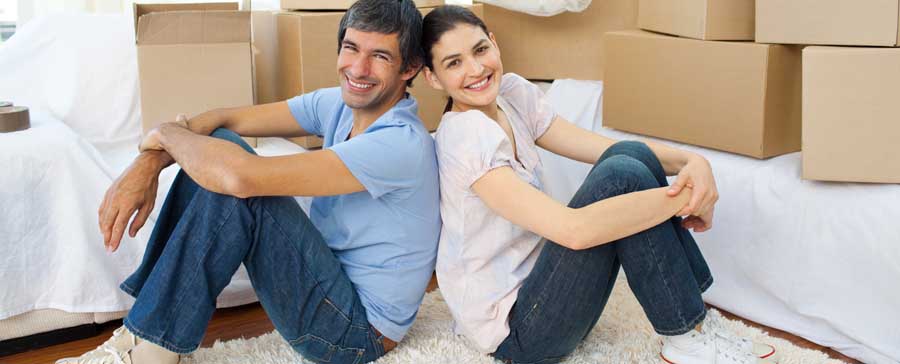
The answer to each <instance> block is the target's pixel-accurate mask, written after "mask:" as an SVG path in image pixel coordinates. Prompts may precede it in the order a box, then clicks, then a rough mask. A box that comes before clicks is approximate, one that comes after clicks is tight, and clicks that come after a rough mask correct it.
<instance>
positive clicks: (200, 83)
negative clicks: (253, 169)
mask: <svg viewBox="0 0 900 364" xmlns="http://www.w3.org/2000/svg"><path fill="white" fill-rule="evenodd" d="M134 16H135V42H136V44H137V56H138V71H139V72H138V74H139V78H140V83H141V115H142V122H141V124H142V126H143V130H144V131H145V132H146V131H148V130H150V129H152V128H153V127H154V126H156V125H158V124H159V123H162V122H165V121H173V120H174V119H175V116H176V115H177V114H178V113H185V114H187V115H188V117H193V116H195V115H197V114H200V113H202V112H205V111H208V110H212V109H216V108H222V107H236V106H248V105H252V104H253V75H252V65H251V53H250V13H248V12H241V11H237V3H208V4H135V5H134ZM248 141H249V142H250V143H251V144H255V140H252V139H251V140H248Z"/></svg>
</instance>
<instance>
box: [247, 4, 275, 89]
mask: <svg viewBox="0 0 900 364" xmlns="http://www.w3.org/2000/svg"><path fill="white" fill-rule="evenodd" d="M277 13H278V12H277V11H253V14H252V15H251V17H252V24H253V27H252V33H253V35H252V37H253V43H252V44H251V49H252V52H253V76H254V77H253V90H254V92H253V99H254V103H255V104H257V105H261V104H268V103H272V102H277V101H282V100H279V98H278V90H277V89H276V87H278V79H279V75H278V67H277V66H278V65H277V58H278V29H277V23H276V20H277Z"/></svg>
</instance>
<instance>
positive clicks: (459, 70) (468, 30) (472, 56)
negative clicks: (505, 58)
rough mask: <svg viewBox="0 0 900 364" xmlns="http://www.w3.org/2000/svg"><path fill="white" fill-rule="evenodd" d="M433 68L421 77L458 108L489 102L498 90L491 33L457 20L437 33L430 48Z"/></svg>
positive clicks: (499, 69) (498, 68) (499, 70)
mask: <svg viewBox="0 0 900 364" xmlns="http://www.w3.org/2000/svg"><path fill="white" fill-rule="evenodd" d="M431 55H432V63H433V64H434V69H431V70H430V69H426V70H425V76H426V78H427V79H428V82H429V83H430V84H431V86H432V87H434V88H437V89H441V90H444V91H446V92H447V93H448V94H449V95H450V97H451V98H453V107H454V109H456V110H459V111H465V110H469V109H473V108H480V107H484V106H488V105H491V104H493V103H494V102H495V101H496V100H497V94H499V93H500V79H501V78H502V76H503V63H502V62H501V61H500V49H499V48H497V43H496V41H495V40H494V36H493V34H490V35H488V34H485V32H484V30H482V29H481V28H480V27H477V26H474V25H469V24H465V23H460V24H458V25H456V26H455V27H454V28H453V29H451V30H449V31H447V32H446V33H444V34H443V35H441V37H440V40H438V42H437V43H435V44H434V46H433V47H432V49H431Z"/></svg>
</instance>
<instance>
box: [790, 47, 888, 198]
mask: <svg viewBox="0 0 900 364" xmlns="http://www.w3.org/2000/svg"><path fill="white" fill-rule="evenodd" d="M898 64H900V49H897V48H845V47H807V48H806V49H804V51H803V178H805V179H813V180H825V181H848V182H882V183H900V163H898V162H897V161H900V149H898V148H897V140H900V123H898V122H897V121H898V120H900V104H898V103H897V95H900V67H897V65H898Z"/></svg>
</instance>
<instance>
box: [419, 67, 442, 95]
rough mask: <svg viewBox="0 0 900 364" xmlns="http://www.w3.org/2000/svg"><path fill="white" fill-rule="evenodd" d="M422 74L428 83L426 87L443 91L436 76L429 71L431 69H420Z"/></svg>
mask: <svg viewBox="0 0 900 364" xmlns="http://www.w3.org/2000/svg"><path fill="white" fill-rule="evenodd" d="M422 74H423V76H425V80H426V81H428V85H429V86H431V88H433V89H436V90H440V91H444V86H442V85H441V83H440V81H438V78H437V75H435V74H434V72H432V71H431V68H428V67H422Z"/></svg>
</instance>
